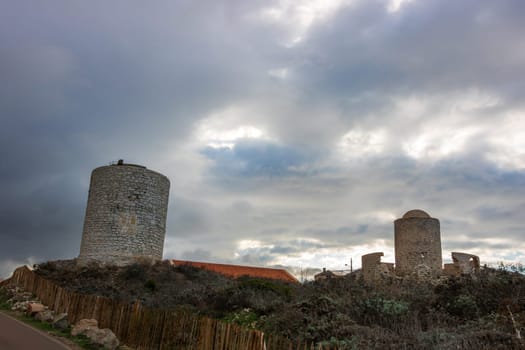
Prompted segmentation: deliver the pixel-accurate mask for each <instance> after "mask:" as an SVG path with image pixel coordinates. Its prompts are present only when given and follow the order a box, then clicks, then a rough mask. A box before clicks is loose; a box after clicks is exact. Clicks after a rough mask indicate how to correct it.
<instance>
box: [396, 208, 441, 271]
mask: <svg viewBox="0 0 525 350" xmlns="http://www.w3.org/2000/svg"><path fill="white" fill-rule="evenodd" d="M394 240H395V242H394V244H395V255H396V274H397V275H400V276H403V275H406V274H411V273H413V272H416V271H418V269H421V268H428V269H429V270H430V271H429V272H430V273H431V274H432V275H439V274H440V273H441V269H442V264H443V258H442V256H441V233H440V227H439V220H438V219H435V218H431V217H403V218H402V219H397V220H396V221H394Z"/></svg>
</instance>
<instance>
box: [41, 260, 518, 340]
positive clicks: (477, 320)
mask: <svg viewBox="0 0 525 350" xmlns="http://www.w3.org/2000/svg"><path fill="white" fill-rule="evenodd" d="M37 273H38V274H40V275H42V276H44V277H46V278H49V279H52V280H54V281H55V282H56V283H58V284H59V285H61V286H63V287H65V288H68V289H70V290H74V291H78V292H82V293H90V294H98V295H104V296H107V297H111V298H113V299H117V300H120V301H122V302H133V301H134V300H136V299H138V300H140V301H141V302H142V303H143V304H144V305H146V306H149V307H154V308H165V309H172V308H180V307H183V308H187V309H191V310H193V311H194V312H196V313H199V314H202V315H208V316H211V317H214V318H218V319H223V320H226V321H229V322H236V323H239V324H241V325H244V326H246V327H251V328H257V329H260V330H262V331H265V332H268V333H272V334H279V335H284V336H286V337H288V338H290V339H293V340H308V341H315V342H317V343H325V344H330V345H337V346H338V348H339V349H367V348H369V349H474V348H475V349H523V348H524V343H523V339H521V340H520V339H519V338H518V337H519V336H520V332H521V335H525V277H524V276H523V275H521V274H518V273H511V272H508V271H503V270H494V269H488V268H485V269H482V271H481V273H480V274H479V275H478V276H472V277H471V276H462V277H450V278H442V279H440V280H435V281H433V282H432V283H429V282H420V281H417V280H411V279H389V280H384V281H381V282H380V283H378V284H376V285H374V286H371V285H366V284H365V283H364V282H363V281H362V280H360V279H359V278H357V277H356V276H351V277H348V278H344V279H335V280H327V281H324V282H321V283H317V282H307V283H305V284H302V285H294V284H289V283H285V282H280V281H273V280H265V279H259V278H250V277H242V278H239V279H237V280H233V279H229V278H226V277H224V276H222V275H219V274H216V273H213V272H210V271H205V270H201V269H198V268H194V267H191V266H176V267H174V266H171V265H169V264H168V263H166V262H163V263H157V264H154V265H147V264H135V265H130V266H126V267H115V266H106V267H96V266H89V267H77V266H76V265H75V264H74V262H73V261H61V262H47V263H44V264H41V265H40V266H39V268H38V270H37Z"/></svg>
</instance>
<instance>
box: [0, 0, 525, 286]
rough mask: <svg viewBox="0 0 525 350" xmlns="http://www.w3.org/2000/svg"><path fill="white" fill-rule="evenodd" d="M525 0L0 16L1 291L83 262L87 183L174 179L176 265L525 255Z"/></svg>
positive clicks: (158, 5)
mask: <svg viewBox="0 0 525 350" xmlns="http://www.w3.org/2000/svg"><path fill="white" fill-rule="evenodd" d="M523 18H525V2H524V1H523V0H500V1H489V0H462V1H453V0H450V1H448V0H446V1H443V0H412V1H407V0H332V1H328V0H301V1H299V0H280V1H273V0H264V1H255V0H254V1H238V0H231V1H217V0H210V1H205V0H203V1H186V0H180V1H155V2H143V1H117V0H115V1H76V0H74V1H71V0H63V1H60V0H50V1H37V0H35V1H25V0H19V1H18V0H17V1H0V77H1V82H2V83H1V84H0V118H1V119H0V120H1V127H0V152H1V158H0V160H1V161H0V198H1V200H0V277H2V276H6V275H8V274H9V273H10V272H11V270H12V268H13V267H14V266H16V265H19V264H23V263H34V262H40V261H44V260H48V259H63V258H74V257H76V256H77V255H78V253H79V247H80V239H81V233H82V224H83V217H84V211H85V206H86V201H87V192H88V186H89V176H90V172H91V170H92V169H93V168H95V167H98V166H101V165H107V164H109V163H110V162H112V161H115V160H117V159H121V158H123V159H124V160H125V161H126V162H130V163H138V164H142V165H145V166H147V167H148V168H150V169H153V170H156V171H159V172H161V173H163V174H165V175H167V176H168V177H169V178H170V180H171V193H170V203H169V211H168V224H167V234H166V243H165V247H164V256H165V257H166V258H178V259H193V260H204V261H216V262H233V263H243V264H254V265H262V266H274V265H283V266H291V267H296V268H303V269H306V268H308V267H313V268H321V267H328V268H332V269H342V268H344V265H345V264H348V263H349V260H350V258H353V260H354V266H358V265H359V263H360V255H361V254H363V253H368V252H374V251H384V252H385V260H386V261H393V220H394V219H396V218H398V217H401V216H402V215H403V213H404V212H406V211H408V210H410V209H414V208H421V209H424V210H426V211H427V212H428V213H429V214H430V215H431V216H433V217H436V218H439V219H440V221H441V232H442V242H443V254H444V257H445V258H447V257H448V256H450V252H451V251H468V252H471V253H474V254H478V255H480V256H481V260H482V263H484V262H497V261H502V260H504V261H522V262H523V261H525V239H524V238H525V221H524V219H523V218H524V213H525V79H524V77H525V26H524V25H523Z"/></svg>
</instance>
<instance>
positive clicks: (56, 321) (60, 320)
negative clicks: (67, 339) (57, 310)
mask: <svg viewBox="0 0 525 350" xmlns="http://www.w3.org/2000/svg"><path fill="white" fill-rule="evenodd" d="M51 326H52V327H53V328H56V329H66V328H67V327H69V321H68V319H67V314H66V313H61V314H58V315H56V316H55V317H54V318H53V321H52V322H51Z"/></svg>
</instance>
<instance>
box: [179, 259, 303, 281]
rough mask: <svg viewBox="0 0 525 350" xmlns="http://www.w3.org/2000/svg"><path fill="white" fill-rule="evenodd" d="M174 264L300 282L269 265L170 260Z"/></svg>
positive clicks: (224, 272)
mask: <svg viewBox="0 0 525 350" xmlns="http://www.w3.org/2000/svg"><path fill="white" fill-rule="evenodd" d="M170 262H171V264H172V265H190V266H193V267H198V268H201V269H205V270H209V271H213V272H217V273H220V274H222V275H224V276H228V277H233V278H238V277H241V276H249V277H261V278H269V279H273V280H281V281H286V282H293V283H299V282H298V281H297V279H296V278H295V277H294V276H292V274H290V273H289V272H288V271H286V270H284V269H272V268H268V267H253V266H241V265H228V264H215V263H207V262H198V261H188V260H170Z"/></svg>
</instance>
